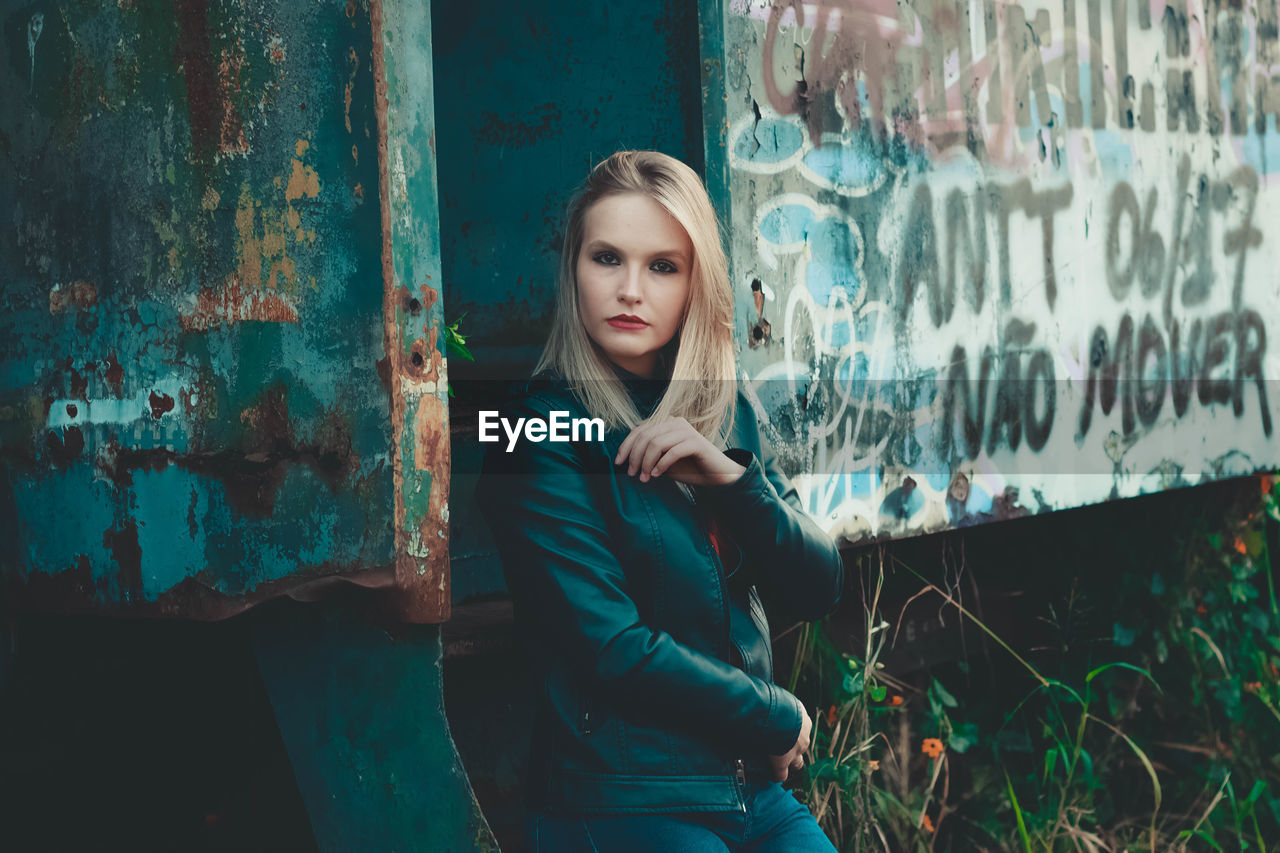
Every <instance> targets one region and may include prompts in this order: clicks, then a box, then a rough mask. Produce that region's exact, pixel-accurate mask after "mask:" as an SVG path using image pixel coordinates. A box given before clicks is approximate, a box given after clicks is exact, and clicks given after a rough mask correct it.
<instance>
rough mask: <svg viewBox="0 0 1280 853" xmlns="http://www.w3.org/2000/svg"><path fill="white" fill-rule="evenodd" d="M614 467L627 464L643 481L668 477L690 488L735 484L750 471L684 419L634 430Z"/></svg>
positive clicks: (647, 424) (652, 424) (666, 421)
mask: <svg viewBox="0 0 1280 853" xmlns="http://www.w3.org/2000/svg"><path fill="white" fill-rule="evenodd" d="M613 463H614V464H615V465H625V466H626V467H627V473H628V474H629V475H631V476H633V477H634V476H636V475H637V474H638V475H639V476H640V482H642V483H645V482H648V481H649V480H650V479H651V478H653V477H661V476H662V475H663V474H666V475H667V476H669V477H670V478H671V479H673V480H677V481H679V482H681V483H686V484H688V485H690V486H721V485H727V484H729V483H732V482H733V481H734V480H737V479H738V478H739V477H741V476H742V474H743V472H745V471H746V470H747V469H746V468H744V467H742V466H741V465H739V464H738V463H737V462H734V461H733V460H732V459H730V458H729V457H728V456H726V455H725V453H724V451H722V450H720V449H719V448H718V447H716V446H715V445H714V444H712V443H711V442H710V441H708V440H707V439H706V437H705V436H704V435H702V433H700V432H698V431H697V430H696V429H694V428H693V426H692V425H691V424H690V423H689V422H688V421H686V420H685V419H684V418H667V419H665V420H660V421H646V422H644V423H642V424H640V426H638V427H636V428H635V429H633V430H632V431H631V432H630V433H629V434H628V435H627V437H626V438H625V439H623V440H622V446H621V447H620V448H618V455H617V456H615V457H614V460H613Z"/></svg>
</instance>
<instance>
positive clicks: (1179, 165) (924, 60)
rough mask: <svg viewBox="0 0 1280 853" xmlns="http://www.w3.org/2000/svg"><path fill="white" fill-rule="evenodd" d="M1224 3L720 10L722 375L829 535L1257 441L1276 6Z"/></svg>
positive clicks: (1275, 367)
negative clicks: (743, 391) (731, 323)
mask: <svg viewBox="0 0 1280 853" xmlns="http://www.w3.org/2000/svg"><path fill="white" fill-rule="evenodd" d="M1228 5H1229V4H1220V3H1212V4H1209V5H1206V6H1201V5H1199V4H1197V3H1194V2H1193V3H1190V4H1186V5H1178V6H1172V5H1171V6H1167V7H1166V6H1163V5H1162V4H1151V3H1138V2H1132V3H1131V2H1126V0H1112V2H1110V3H1104V2H1102V0H1063V2H1060V3H1038V2H1026V3H1009V4H996V3H985V4H980V5H973V6H971V5H969V4H958V3H951V2H949V1H948V0H919V2H916V0H908V2H904V3H901V4H899V3H897V2H894V3H892V4H890V3H888V2H881V0H871V2H866V3H858V4H845V3H831V2H817V3H805V2H797V1H796V0H790V1H789V2H783V1H782V0H779V2H772V3H769V2H764V0H738V2H736V3H734V4H731V8H730V9H729V11H728V12H727V13H726V22H727V23H726V42H728V43H733V44H744V45H747V46H748V48H747V49H746V50H744V52H743V54H742V55H740V56H739V57H738V59H737V63H736V64H734V62H733V61H730V63H729V66H728V69H729V73H727V75H726V77H727V80H726V87H727V88H728V92H727V93H726V94H727V95H728V99H727V100H728V103H730V104H739V105H741V106H740V107H738V108H736V110H737V111H734V109H731V110H730V112H729V123H728V127H727V134H726V145H725V148H724V156H725V159H726V161H727V166H728V170H729V196H730V204H731V208H732V215H733V220H734V228H733V235H734V237H733V249H732V258H733V263H734V275H735V280H736V281H737V282H738V288H739V289H738V291H737V292H738V294H739V296H738V299H739V314H738V316H739V317H740V318H741V321H740V324H739V328H740V334H741V335H742V336H743V337H745V339H746V341H747V344H748V346H746V347H744V348H743V353H742V361H743V370H744V373H745V374H746V376H747V377H748V378H749V385H750V388H751V392H752V393H753V394H754V396H755V402H756V403H757V405H758V408H759V411H760V412H761V415H762V417H761V422H762V423H764V424H766V428H767V429H768V430H770V433H771V439H772V440H773V442H774V444H775V446H777V447H778V448H779V449H780V456H781V458H782V459H784V460H785V462H786V463H787V464H788V465H789V466H790V472H791V473H793V474H794V479H795V481H796V482H797V485H798V488H799V489H800V490H801V493H802V495H803V498H804V500H805V501H806V505H807V506H808V508H809V510H810V511H811V512H812V513H813V514H814V515H815V516H816V517H818V518H822V519H826V520H827V523H828V525H829V528H830V529H831V531H832V532H833V533H836V534H839V535H843V536H844V537H846V538H848V539H850V540H853V541H858V540H863V539H866V538H869V537H879V536H885V535H889V536H895V535H907V534H909V533H913V532H921V531H927V530H937V529H943V528H946V527H952V526H962V525H966V524H975V523H982V522H985V521H989V520H995V519H1003V518H1014V517H1018V516H1020V515H1025V514H1028V513H1031V512H1044V511H1050V510H1054V509H1058V508H1065V507H1070V506H1080V505H1082V504H1086V503H1090V502H1094V501H1098V500H1107V499H1110V498H1115V497H1118V496H1125V495H1133V494H1140V493H1142V492H1145V491H1151V490H1156V489H1165V488H1171V487H1174V486H1177V485H1187V484H1191V483H1195V482H1198V481H1200V480H1203V479H1212V478H1216V477H1221V476H1229V475H1231V474H1239V473H1246V472H1249V471H1254V470H1257V469H1258V467H1259V466H1265V465H1268V464H1275V463H1277V462H1280V452H1277V451H1278V450H1280V448H1277V446H1276V445H1275V444H1274V443H1273V442H1272V439H1273V433H1274V427H1273V423H1272V412H1271V399H1270V395H1269V393H1268V388H1267V381H1268V379H1270V378H1272V377H1274V376H1275V375H1276V374H1277V373H1280V358H1278V357H1277V355H1276V353H1275V352H1274V351H1273V348H1269V347H1268V331H1269V330H1270V329H1273V328H1274V326H1275V324H1276V323H1277V321H1278V320H1280V317H1278V316H1277V313H1276V308H1275V305H1276V300H1275V286H1274V283H1273V281H1272V276H1273V272H1272V271H1273V270H1274V269H1275V267H1276V263H1277V260H1280V258H1277V257H1276V253H1277V249H1276V245H1277V244H1276V243H1275V242H1274V241H1275V240H1276V238H1277V235H1276V234H1275V233H1273V226H1272V225H1271V223H1275V222H1280V201H1277V198H1276V197H1275V193H1274V189H1273V187H1274V180H1275V179H1274V177H1273V176H1274V175H1275V173H1276V171H1277V164H1280V132H1276V131H1277V130H1278V128H1274V127H1273V124H1272V122H1270V121H1268V120H1267V119H1268V118H1269V117H1274V116H1280V76H1277V74H1276V71H1277V69H1280V35H1278V31H1280V27H1277V21H1276V18H1277V16H1276V5H1275V4H1274V3H1270V4H1263V5H1262V6H1258V7H1256V8H1235V7H1232V8H1228ZM730 60H733V57H730ZM735 69H736V70H737V72H738V73H734V71H735ZM1064 477H1066V479H1065V480H1064V479H1063V478H1064Z"/></svg>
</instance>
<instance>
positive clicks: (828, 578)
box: [697, 392, 844, 621]
mask: <svg viewBox="0 0 1280 853" xmlns="http://www.w3.org/2000/svg"><path fill="white" fill-rule="evenodd" d="M736 418H738V419H740V421H739V423H740V426H739V427H738V429H737V430H735V431H736V432H737V434H738V435H742V436H747V438H744V439H743V443H753V439H755V440H757V441H758V445H757V446H758V447H759V448H760V452H759V455H757V454H756V453H754V452H752V451H751V450H750V449H749V448H743V447H733V448H729V449H727V450H726V451H725V454H726V455H727V456H728V457H729V458H731V459H733V460H734V461H735V462H737V463H738V464H740V465H742V466H744V467H745V468H746V469H747V470H746V471H745V472H743V474H742V476H741V477H739V478H738V479H737V480H735V481H734V482H732V483H729V484H726V485H723V486H700V487H698V489H697V497H698V501H699V503H701V504H703V505H704V506H706V507H707V508H708V510H710V511H711V512H712V513H713V514H714V515H715V517H716V520H717V521H718V522H719V523H720V524H721V525H722V526H723V527H724V528H725V529H726V530H727V531H728V533H729V535H730V536H732V537H733V538H734V541H735V542H737V543H738V546H739V547H740V548H741V549H742V551H743V557H744V559H743V565H744V566H749V567H751V568H750V569H749V574H750V575H751V580H752V582H753V583H755V584H756V585H757V586H759V587H760V591H761V594H762V596H764V597H766V598H768V599H769V600H771V601H774V602H777V603H778V604H779V605H780V606H781V607H783V608H784V609H785V610H786V611H787V612H788V614H790V615H792V616H794V617H795V618H797V619H803V620H807V621H812V620H815V619H821V618H822V617H824V616H826V615H827V614H828V613H831V612H832V611H833V610H835V608H836V605H837V604H839V601H840V597H841V594H842V593H843V590H844V561H843V560H842V559H841V557H840V549H839V548H838V547H837V546H836V544H835V542H834V540H832V538H831V536H830V535H828V534H827V532H826V531H824V530H823V529H822V528H821V527H819V526H818V523H817V522H816V521H814V520H813V518H812V517H810V515H809V514H808V513H807V512H806V511H805V510H804V506H803V504H802V503H801V502H800V496H799V495H798V494H797V493H796V489H795V486H793V485H792V484H791V481H790V480H789V479H788V478H787V476H786V475H785V474H783V473H782V469H781V468H779V467H778V462H777V456H776V455H775V454H774V452H773V449H772V448H771V447H770V446H769V442H768V439H766V438H765V437H764V435H762V434H761V432H760V427H759V423H758V422H757V420H756V416H755V412H754V410H753V409H752V407H751V404H750V403H749V402H748V401H747V399H746V397H745V396H744V395H743V394H742V393H741V392H739V394H738V409H737V414H736Z"/></svg>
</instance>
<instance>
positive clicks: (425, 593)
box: [396, 394, 451, 618]
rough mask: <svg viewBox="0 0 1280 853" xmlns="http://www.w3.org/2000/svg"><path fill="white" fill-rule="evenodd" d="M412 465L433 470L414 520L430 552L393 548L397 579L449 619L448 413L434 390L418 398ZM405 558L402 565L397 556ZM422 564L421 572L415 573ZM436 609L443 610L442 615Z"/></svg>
mask: <svg viewBox="0 0 1280 853" xmlns="http://www.w3.org/2000/svg"><path fill="white" fill-rule="evenodd" d="M413 456H414V459H413V467H414V468H415V469H416V470H418V471H430V472H431V494H430V495H429V496H428V498H427V512H426V515H425V517H423V518H421V519H418V524H417V532H418V537H419V540H420V541H421V542H422V543H423V544H424V545H426V547H427V549H428V552H427V557H426V558H425V566H422V565H420V561H421V560H422V559H423V558H420V557H412V556H410V555H409V554H407V553H403V552H399V551H397V554H396V557H397V571H396V576H397V579H399V580H400V582H401V583H402V584H404V586H405V588H406V591H412V594H413V598H414V604H415V605H416V607H415V609H420V610H421V612H423V613H428V614H433V615H435V618H447V615H448V613H449V604H450V602H449V583H448V578H449V522H448V521H447V520H446V519H447V518H448V505H449V473H450V461H451V460H450V455H449V418H448V412H447V411H446V408H445V403H444V401H443V400H441V399H440V398H439V397H437V396H436V395H434V394H423V395H422V396H421V397H419V398H418V411H417V415H416V417H415V418H414V423H413ZM401 560H403V561H404V565H403V567H402V566H401V564H400V561H401ZM424 568H425V573H421V574H419V573H418V572H421V571H422V569H424ZM440 614H443V616H441V615H440Z"/></svg>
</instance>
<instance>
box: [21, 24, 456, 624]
mask: <svg viewBox="0 0 1280 853" xmlns="http://www.w3.org/2000/svg"><path fill="white" fill-rule="evenodd" d="M377 11H378V6H377V4H373V5H371V4H370V3H369V2H367V1H366V2H355V0H350V2H348V1H347V0H326V2H318V3H300V2H286V0H257V2H222V0H185V2H179V3H169V2H147V1H146V0H137V2H121V3H109V4H108V3H103V4H97V3H53V2H39V3H27V4H17V3H7V4H4V8H3V13H2V19H3V40H2V41H0V69H2V70H0V73H2V74H3V75H4V77H5V80H4V85H3V86H0V157H3V160H4V164H5V168H4V170H3V171H4V176H3V178H0V209H3V210H4V211H5V217H6V218H5V225H4V227H3V228H0V283H2V286H3V305H4V311H3V314H2V315H0V472H2V473H0V477H3V484H2V485H0V525H2V526H3V527H2V529H0V536H3V538H4V540H5V541H6V543H7V544H6V547H5V548H3V549H0V576H2V579H3V580H4V581H6V582H8V584H9V585H10V586H12V587H13V588H15V589H16V590H17V591H18V595H19V597H20V598H21V599H22V600H23V601H24V602H25V603H26V604H27V605H29V606H36V607H48V608H56V609H61V610H93V611H102V612H120V613H124V612H127V613H131V614H157V615H176V616H185V617H195V618H218V617H221V616H226V615H229V614H231V613H234V612H237V611H239V610H241V609H243V608H244V607H246V606H249V605H250V604H252V603H254V602H256V601H259V600H262V599H263V598H266V597H269V596H271V595H275V594H280V593H282V592H292V593H295V594H298V595H306V594H308V593H307V590H306V587H307V585H308V584H309V583H313V582H314V583H318V584H323V583H324V582H325V581H326V580H327V579H332V578H335V577H344V578H348V579H352V580H355V581H357V582H360V583H363V584H366V585H374V586H384V585H386V586H391V585H394V586H397V587H399V588H400V589H402V590H406V591H408V599H407V600H406V605H407V606H408V608H409V610H408V613H409V614H410V616H411V618H415V619H420V620H424V621H435V620H438V619H442V618H445V616H446V615H447V591H446V589H445V587H446V580H447V563H445V562H444V561H443V555H444V549H445V547H446V545H447V540H445V539H444V537H445V535H446V533H447V531H444V529H443V525H442V524H441V523H440V518H441V517H442V516H443V514H444V510H443V506H444V501H445V497H446V492H445V485H447V480H448V474H447V472H448V467H447V464H448V453H447V442H445V443H444V446H443V448H441V446H440V444H439V441H438V438H439V436H440V435H441V434H442V433H443V430H444V423H445V411H444V402H443V396H442V395H443V389H440V391H439V392H438V393H437V392H436V391H434V390H433V387H434V386H433V385H432V384H431V383H432V382H433V381H435V380H436V379H437V378H438V376H440V375H442V374H443V361H442V355H443V341H442V340H440V339H438V337H437V335H436V334H435V333H434V331H433V328H434V326H436V325H437V324H438V322H439V320H440V318H441V317H442V314H443V311H442V307H441V306H440V305H439V304H438V302H433V299H434V297H435V290H434V289H433V285H432V284H431V277H432V270H433V269H434V267H433V263H434V264H436V265H438V236H436V235H435V233H434V230H435V228H436V222H437V212H436V210H435V208H434V202H435V197H434V160H433V159H432V157H431V156H430V151H429V149H428V147H427V146H426V144H425V143H426V141H427V140H428V139H429V137H430V133H431V128H430V125H431V113H430V107H431V100H430V99H431V85H430V70H431V68H430V45H429V43H424V44H421V45H417V44H412V45H406V44H404V42H403V40H402V43H401V44H400V45H399V49H398V50H397V49H391V50H388V51H387V53H388V54H394V55H393V56H392V57H391V58H389V59H385V61H383V60H381V59H379V58H378V57H375V53H376V52H378V51H375V46H377V47H378V48H379V50H380V49H381V46H382V43H383V37H384V35H385V34H384V33H381V32H379V31H378V28H377V27H376V26H375V25H374V24H373V23H372V19H373V17H374V15H375V13H376V12H377ZM401 17H403V15H399V14H398V15H396V16H393V20H392V22H391V25H392V26H398V25H400V24H401V23H403V22H402V21H400V20H399V18H401ZM392 40H394V37H392ZM424 57H425V59H424ZM375 59H379V61H383V65H382V70H383V71H384V72H385V73H384V74H383V79H384V83H385V80H386V78H387V77H390V78H391V80H390V84H389V85H384V87H383V89H384V92H383V98H382V100H381V102H379V99H378V98H377V97H376V96H375V71H378V70H379V69H378V68H375V65H376V62H375ZM386 69H390V70H386ZM424 74H425V76H422V75H424ZM410 75H419V76H417V77H416V78H415V80H414V83H413V85H410V84H409V82H408V81H407V80H406V78H407V77H409V76H410ZM387 91H389V92H390V100H389V106H388V100H387V96H386V92H387ZM380 122H381V124H380ZM387 124H389V125H390V140H389V141H388V139H387V128H386V125H387ZM428 185H429V186H428ZM389 193H393V194H394V197H388V194H389ZM380 201H381V202H382V203H381V204H380ZM392 216H394V217H398V219H392V218H391V217H392ZM406 217H409V218H412V219H413V220H414V222H413V225H412V227H410V228H404V227H402V222H403V220H404V219H405V218H406ZM384 218H386V219H387V223H386V227H385V228H384V227H383V223H384ZM436 274H437V275H438V270H437V271H436ZM415 297H416V299H417V300H418V301H417V303H416V305H414V304H412V302H413V299H414V298H415ZM433 436H434V437H435V438H434V439H433V438H432V437H433ZM437 462H438V463H439V464H440V465H442V466H443V467H442V469H441V470H439V471H437V472H436V473H437V474H438V475H441V478H440V479H438V481H437V483H436V485H435V487H434V488H433V486H432V482H431V472H432V469H433V466H434V465H436V464H437ZM393 469H395V470H394V471H393ZM406 518H408V519H409V520H408V521H406ZM432 518H434V519H435V521H434V522H432V521H431V519H432ZM415 537H416V538H415ZM428 538H429V539H430V540H431V541H429V542H428V541H426V539H428ZM427 580H429V581H430V583H429V584H427V583H426V582H425V581H427Z"/></svg>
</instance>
